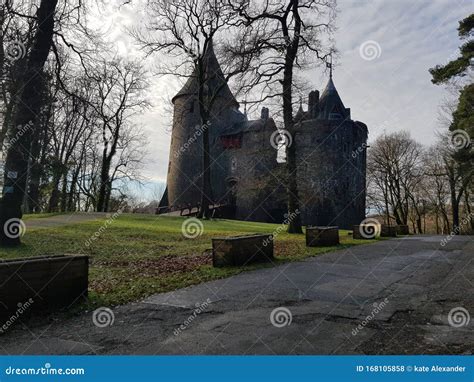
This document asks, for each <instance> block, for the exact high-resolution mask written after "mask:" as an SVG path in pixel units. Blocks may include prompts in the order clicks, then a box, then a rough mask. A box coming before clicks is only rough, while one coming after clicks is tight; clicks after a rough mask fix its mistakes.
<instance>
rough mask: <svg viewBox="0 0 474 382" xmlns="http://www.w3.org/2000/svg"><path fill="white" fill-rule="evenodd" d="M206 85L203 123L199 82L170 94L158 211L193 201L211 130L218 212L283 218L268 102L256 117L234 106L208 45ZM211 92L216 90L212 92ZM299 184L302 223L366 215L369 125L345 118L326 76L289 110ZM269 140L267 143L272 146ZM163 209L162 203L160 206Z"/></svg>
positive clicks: (343, 223) (281, 173)
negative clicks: (210, 99)
mask: <svg viewBox="0 0 474 382" xmlns="http://www.w3.org/2000/svg"><path fill="white" fill-rule="evenodd" d="M205 59H206V68H207V69H206V78H207V85H208V86H206V91H208V92H210V93H211V94H212V95H213V96H214V97H215V99H216V101H215V103H214V106H213V109H212V113H211V120H210V123H209V124H208V125H206V126H201V124H200V119H199V105H198V101H197V88H198V83H197V80H196V75H195V74H193V75H192V76H191V77H190V78H189V79H188V81H187V82H186V84H185V85H184V87H183V88H182V89H181V90H180V91H179V92H178V94H176V96H175V97H174V98H173V100H172V102H173V105H174V118H173V129H172V138H171V150H170V161H169V168H168V176H167V192H166V193H165V197H164V199H163V200H162V201H161V203H160V207H162V208H161V209H160V210H161V211H164V212H169V211H175V210H180V209H182V208H184V207H188V206H198V204H199V202H200V190H201V182H202V179H201V173H202V160H201V156H202V132H203V129H209V135H210V155H211V163H212V164H211V178H212V179H211V185H212V195H210V196H211V199H212V200H213V201H214V205H215V206H225V214H224V216H222V214H221V217H226V218H230V219H239V220H251V221H261V222H273V223H281V222H283V221H284V219H285V214H286V213H287V205H286V199H287V197H286V190H285V182H284V179H285V176H286V175H285V163H281V162H282V161H281V160H277V158H278V157H279V156H281V153H279V151H278V150H277V149H276V148H275V146H276V145H275V143H274V142H275V140H276V139H275V137H276V136H277V134H278V130H277V126H276V124H275V121H274V120H273V119H272V118H271V116H270V112H269V110H268V109H267V108H263V109H262V112H261V116H260V118H259V119H257V120H249V119H248V118H247V115H246V113H242V112H241V111H239V103H238V102H237V100H236V99H235V97H234V96H233V94H232V92H231V90H230V88H229V87H228V85H227V84H226V83H225V82H224V81H223V74H222V71H221V69H220V66H219V63H218V62H217V59H216V56H215V54H214V51H213V48H212V45H211V46H210V48H209V50H208V53H207V55H206V57H205ZM213 92H214V93H213ZM294 122H295V124H296V134H295V142H292V144H294V145H296V147H297V163H298V168H297V183H298V191H299V199H300V208H299V210H300V211H301V218H302V222H303V224H304V225H319V226H329V225H337V226H339V227H340V228H352V226H353V225H355V224H359V223H360V222H361V221H362V220H363V219H364V217H365V183H366V148H367V134H368V132H367V126H366V125H365V124H364V123H362V122H358V121H354V120H352V119H351V111H350V109H349V108H346V107H345V106H344V104H343V102H342V100H341V98H340V97H339V94H338V92H337V90H336V87H335V86H334V83H333V80H332V77H331V78H330V79H329V82H328V84H327V86H326V88H325V89H324V91H323V92H322V93H321V94H320V93H319V91H317V90H315V91H312V92H310V94H309V97H308V104H307V110H306V111H304V110H303V105H302V103H300V107H299V110H298V112H297V113H296V115H295V120H294ZM272 141H273V144H272ZM163 207H164V208H163Z"/></svg>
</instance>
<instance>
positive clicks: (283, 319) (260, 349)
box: [0, 236, 474, 354]
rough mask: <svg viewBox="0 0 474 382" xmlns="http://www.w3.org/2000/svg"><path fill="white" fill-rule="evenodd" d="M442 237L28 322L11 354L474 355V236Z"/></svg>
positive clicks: (16, 333) (11, 339) (5, 346)
mask: <svg viewBox="0 0 474 382" xmlns="http://www.w3.org/2000/svg"><path fill="white" fill-rule="evenodd" d="M442 239H443V237H440V236H412V237H405V238H399V239H393V240H385V241H381V242H378V243H374V244H371V245H364V246H357V247H352V248H350V249H346V250H340V251H337V252H333V253H329V254H325V255H321V256H318V257H314V258H311V259H308V260H306V261H302V262H296V263H290V264H285V265H282V266H278V267H275V268H268V269H262V270H258V271H252V272H247V273H243V274H240V275H238V276H235V277H231V278H228V279H223V280H218V281H212V282H208V283H204V284H200V285H197V286H194V287H190V288H186V289H181V290H178V291H175V292H171V293H165V294H159V295H156V296H152V297H150V298H148V299H147V300H146V301H144V302H140V303H135V304H129V305H125V306H120V307H111V311H105V310H104V311H103V312H102V313H103V314H102V315H101V318H102V319H103V320H99V319H98V316H97V315H96V320H95V323H94V319H93V316H94V315H93V312H86V313H81V314H80V315H78V316H75V317H68V318H64V317H63V318H61V319H60V320H52V319H50V320H48V321H44V320H40V321H38V320H29V321H28V322H27V323H20V324H18V325H16V326H15V327H14V328H13V329H12V330H10V331H9V332H7V333H6V334H4V335H2V336H1V337H0V354H472V352H473V349H474V288H473V283H474V262H473V260H474V237H473V236H463V237H454V238H452V240H450V241H449V243H448V244H447V245H446V246H442V245H441V240H442ZM112 316H113V324H111V323H112ZM99 321H100V322H99ZM101 323H102V324H111V325H106V326H104V327H98V326H103V325H102V324H101Z"/></svg>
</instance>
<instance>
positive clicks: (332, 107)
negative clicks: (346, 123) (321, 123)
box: [318, 77, 350, 120]
mask: <svg viewBox="0 0 474 382" xmlns="http://www.w3.org/2000/svg"><path fill="white" fill-rule="evenodd" d="M348 110H349V109H346V108H345V106H344V103H343V102H342V100H341V97H339V93H338V92H337V89H336V87H335V86H334V82H333V80H332V77H330V78H329V81H328V83H327V85H326V88H325V89H324V91H323V93H322V94H321V98H320V99H319V114H318V118H320V119H331V120H334V119H335V120H337V119H346V118H350V115H349V113H348Z"/></svg>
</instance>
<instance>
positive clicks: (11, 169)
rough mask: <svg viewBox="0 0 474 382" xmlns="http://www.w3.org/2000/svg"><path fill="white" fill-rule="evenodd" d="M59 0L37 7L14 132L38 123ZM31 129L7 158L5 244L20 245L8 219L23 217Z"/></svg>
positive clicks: (1, 211) (0, 237) (1, 213)
mask: <svg viewBox="0 0 474 382" xmlns="http://www.w3.org/2000/svg"><path fill="white" fill-rule="evenodd" d="M57 2H58V0H42V1H41V4H40V6H39V8H38V11H37V31H36V35H35V37H34V42H33V45H32V48H31V52H30V54H29V56H28V64H27V70H26V71H25V73H24V76H23V80H22V83H23V84H24V87H23V89H22V91H21V93H20V95H19V98H18V101H19V102H18V104H17V105H18V106H17V108H16V110H15V113H14V115H13V118H12V121H13V124H12V129H11V132H10V133H11V134H12V136H13V137H15V134H16V133H17V132H18V130H19V129H20V128H21V126H25V125H26V124H28V123H34V122H35V120H36V118H37V116H38V115H39V114H40V112H41V107H42V103H43V102H42V101H43V99H42V94H41V93H42V92H41V87H42V80H41V75H42V72H43V67H44V64H45V62H46V60H47V58H48V54H49V50H50V48H51V44H52V36H53V30H54V16H55V10H56V5H57ZM31 136H32V132H31V131H26V132H25V134H23V136H21V137H17V138H18V139H17V140H16V141H14V143H13V144H12V145H11V146H10V148H9V149H8V152H7V158H6V162H5V175H4V177H5V180H4V187H3V199H2V204H1V208H0V224H1V226H2V228H3V229H1V230H0V243H1V245H4V246H16V245H19V244H20V243H21V242H20V236H21V235H20V234H19V233H14V234H11V232H10V233H9V232H8V231H7V229H8V227H7V226H6V223H10V222H11V221H12V220H11V219H15V220H14V221H18V219H21V217H22V211H21V204H22V200H23V195H24V192H25V189H26V172H27V167H28V153H27V152H25V151H24V147H28V148H29V147H30V142H31Z"/></svg>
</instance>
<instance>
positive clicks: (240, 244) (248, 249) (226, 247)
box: [212, 234, 273, 267]
mask: <svg viewBox="0 0 474 382" xmlns="http://www.w3.org/2000/svg"><path fill="white" fill-rule="evenodd" d="M272 259H273V235H271V234H264V235H260V234H255V235H245V236H234V237H221V238H215V239H212V264H213V266H214V267H228V266H242V265H247V264H252V263H265V262H270V261H272Z"/></svg>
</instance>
